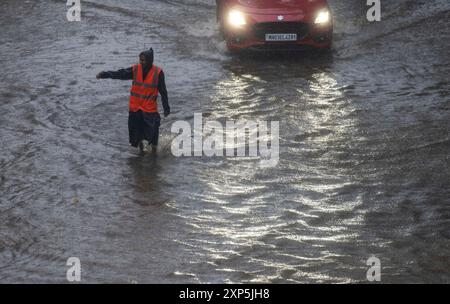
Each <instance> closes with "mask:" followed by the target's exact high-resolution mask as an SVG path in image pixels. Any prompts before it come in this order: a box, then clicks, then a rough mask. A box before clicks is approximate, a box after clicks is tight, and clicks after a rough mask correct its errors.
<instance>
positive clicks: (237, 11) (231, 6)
mask: <svg viewBox="0 0 450 304" xmlns="http://www.w3.org/2000/svg"><path fill="white" fill-rule="evenodd" d="M216 2H217V20H218V22H220V25H221V30H222V32H223V34H224V36H225V39H226V41H227V46H228V48H229V49H230V50H231V51H238V50H243V49H253V48H257V49H261V48H262V49H266V48H268V49H297V48H304V47H305V46H309V47H314V48H319V49H330V48H331V43H332V33H333V22H332V16H331V11H330V8H329V6H328V3H327V1H326V0H216Z"/></svg>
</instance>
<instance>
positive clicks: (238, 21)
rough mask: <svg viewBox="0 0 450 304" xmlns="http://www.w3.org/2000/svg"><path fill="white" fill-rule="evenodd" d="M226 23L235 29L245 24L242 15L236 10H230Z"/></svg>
mask: <svg viewBox="0 0 450 304" xmlns="http://www.w3.org/2000/svg"><path fill="white" fill-rule="evenodd" d="M228 22H229V23H230V24H231V25H232V26H236V27H238V26H242V25H246V24H247V21H245V16H244V14H243V13H242V12H240V11H237V10H232V11H230V12H229V13H228Z"/></svg>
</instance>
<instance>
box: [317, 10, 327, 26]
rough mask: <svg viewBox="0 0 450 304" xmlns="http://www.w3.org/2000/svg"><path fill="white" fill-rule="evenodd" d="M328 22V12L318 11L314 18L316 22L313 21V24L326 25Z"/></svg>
mask: <svg viewBox="0 0 450 304" xmlns="http://www.w3.org/2000/svg"><path fill="white" fill-rule="evenodd" d="M328 22H330V11H329V10H323V11H320V12H319V13H318V14H317V16H316V20H315V21H314V23H315V24H326V23H328Z"/></svg>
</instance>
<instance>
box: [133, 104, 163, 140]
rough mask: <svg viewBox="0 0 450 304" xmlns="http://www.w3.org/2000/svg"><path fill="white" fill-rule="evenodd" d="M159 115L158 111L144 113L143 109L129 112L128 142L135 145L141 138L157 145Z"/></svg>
mask: <svg viewBox="0 0 450 304" xmlns="http://www.w3.org/2000/svg"><path fill="white" fill-rule="evenodd" d="M160 124H161V116H159V113H146V112H143V111H138V112H129V116H128V133H129V137H130V144H131V145H132V146H133V147H137V146H138V145H139V142H140V141H141V140H143V139H145V140H147V141H148V142H149V143H150V144H152V145H154V146H157V145H158V137H159V126H160Z"/></svg>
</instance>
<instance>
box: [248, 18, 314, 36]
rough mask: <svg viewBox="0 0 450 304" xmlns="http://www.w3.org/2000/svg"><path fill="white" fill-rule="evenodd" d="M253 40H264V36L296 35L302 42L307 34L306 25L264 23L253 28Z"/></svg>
mask: <svg viewBox="0 0 450 304" xmlns="http://www.w3.org/2000/svg"><path fill="white" fill-rule="evenodd" d="M253 32H254V35H255V38H256V39H258V40H265V39H266V34H297V40H302V39H303V38H305V37H306V35H307V34H308V24H306V23H302V22H264V23H257V24H255V25H254V26H253Z"/></svg>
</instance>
